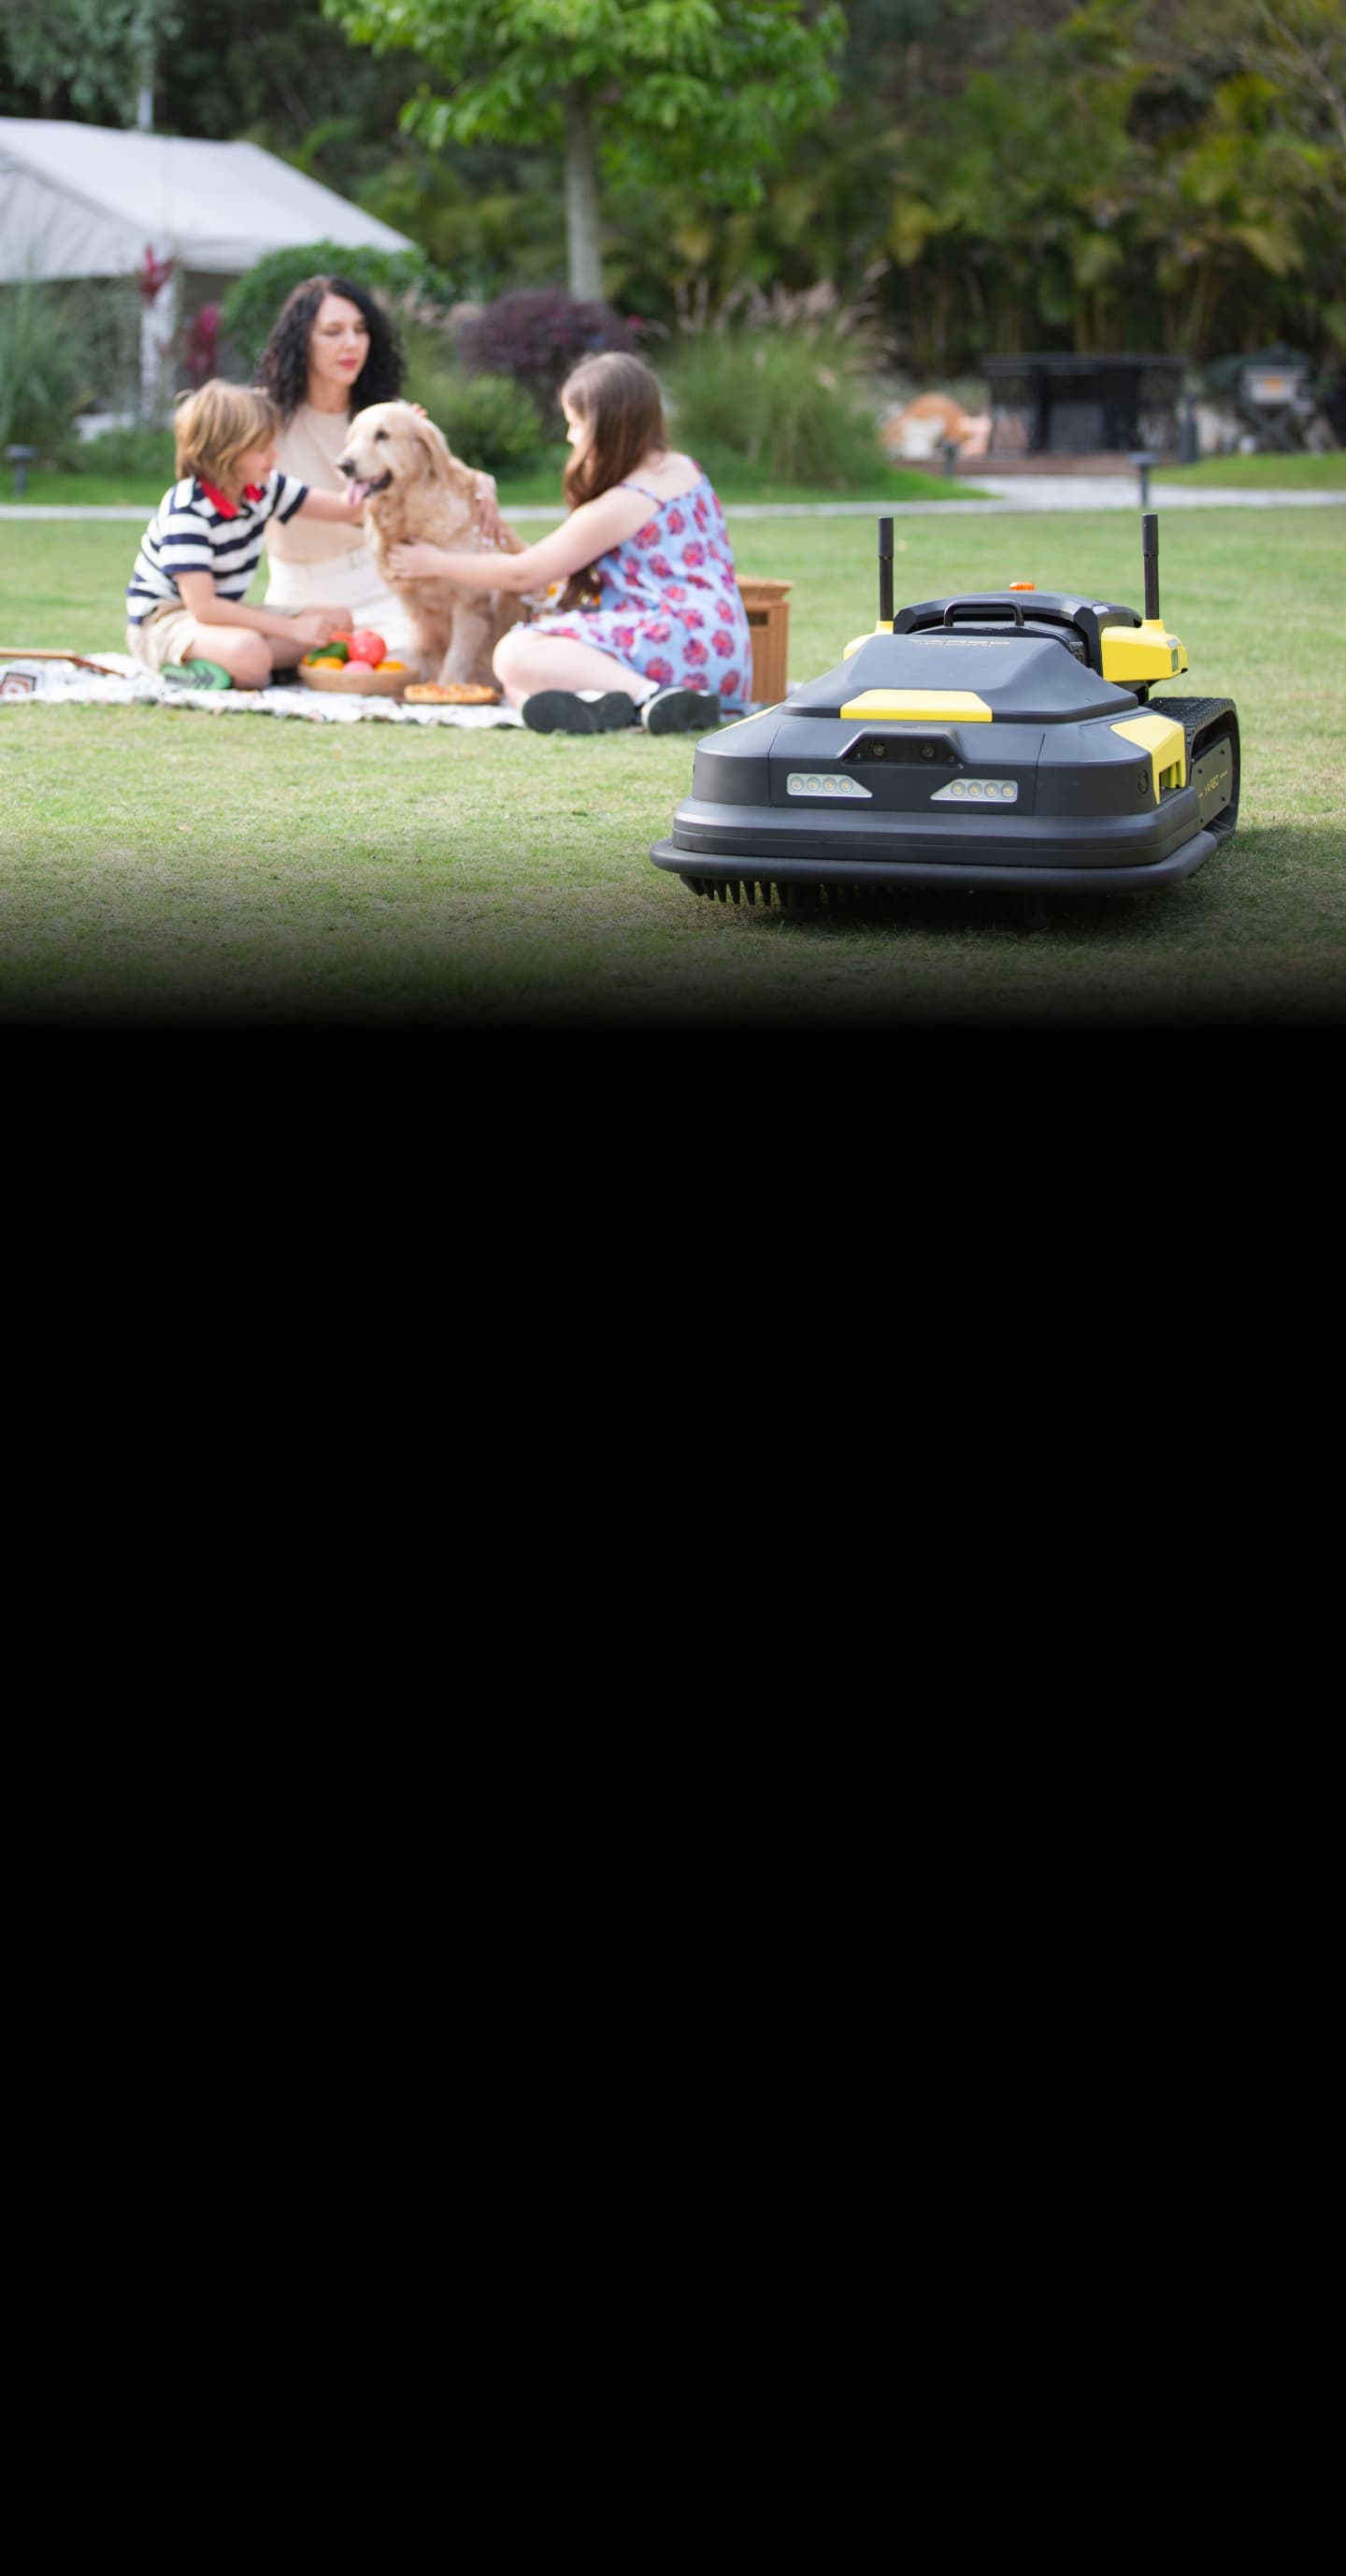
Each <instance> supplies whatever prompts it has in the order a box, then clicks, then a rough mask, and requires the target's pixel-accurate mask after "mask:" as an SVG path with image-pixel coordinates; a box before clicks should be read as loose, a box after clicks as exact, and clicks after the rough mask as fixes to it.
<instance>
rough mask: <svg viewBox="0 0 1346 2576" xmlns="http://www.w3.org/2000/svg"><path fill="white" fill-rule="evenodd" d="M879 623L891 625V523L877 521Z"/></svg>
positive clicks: (889, 520)
mask: <svg viewBox="0 0 1346 2576" xmlns="http://www.w3.org/2000/svg"><path fill="white" fill-rule="evenodd" d="M879 625H880V626H881V627H886V628H887V630H888V632H889V634H891V633H892V627H893V523H892V520H891V519H880V521H879Z"/></svg>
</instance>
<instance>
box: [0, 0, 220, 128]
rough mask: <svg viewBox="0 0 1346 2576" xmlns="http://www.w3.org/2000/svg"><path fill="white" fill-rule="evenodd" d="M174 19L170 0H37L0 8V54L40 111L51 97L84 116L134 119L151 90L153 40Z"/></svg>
mask: <svg viewBox="0 0 1346 2576" xmlns="http://www.w3.org/2000/svg"><path fill="white" fill-rule="evenodd" d="M177 26H178V14H177V11H176V9H175V8H174V7H172V6H171V5H170V0H42V6H41V7H40V8H33V9H21V8H15V9H12V10H10V11H8V12H7V13H6V17H5V21H4V25H3V28H0V57H3V59H4V60H5V61H6V62H7V65H8V69H9V73H10V77H11V79H12V80H13V82H14V85H15V87H16V88H17V89H20V90H29V91H31V92H33V93H34V94H35V96H36V97H37V98H38V99H39V100H40V101H41V103H42V106H43V108H44V110H45V111H47V112H48V113H50V111H51V109H52V107H53V105H54V104H56V103H58V102H59V103H62V104H65V105H68V106H69V107H72V108H74V109H75V110H76V111H77V113H78V114H79V115H80V116H82V117H87V118H89V119H90V120H91V121H96V120H97V119H98V118H100V117H101V118H102V119H104V120H105V121H108V122H111V123H112V124H113V125H134V124H135V122H136V119H137V111H138V110H139V109H140V107H141V105H142V100H144V101H145V103H146V105H148V102H149V100H150V98H152V94H153V87H154V71H155V57H156V50H157V47H158V45H159V42H160V40H161V39H162V38H168V37H172V36H173V35H175V34H176V33H177ZM146 121H147V122H148V121H150V120H149V118H148V117H147V119H146Z"/></svg>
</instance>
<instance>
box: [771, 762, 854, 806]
mask: <svg viewBox="0 0 1346 2576" xmlns="http://www.w3.org/2000/svg"><path fill="white" fill-rule="evenodd" d="M785 792H786V795H787V796H865V797H868V799H869V801H870V803H871V804H872V803H873V801H874V793H873V789H872V788H869V787H862V786H861V784H860V781H859V779H858V778H849V777H847V776H846V774H845V772H844V771H841V770H835V769H832V770H828V771H826V772H825V773H822V774H820V773H819V772H817V771H816V770H809V769H792V770H791V771H790V772H789V774H788V776H787V778H786V781H785Z"/></svg>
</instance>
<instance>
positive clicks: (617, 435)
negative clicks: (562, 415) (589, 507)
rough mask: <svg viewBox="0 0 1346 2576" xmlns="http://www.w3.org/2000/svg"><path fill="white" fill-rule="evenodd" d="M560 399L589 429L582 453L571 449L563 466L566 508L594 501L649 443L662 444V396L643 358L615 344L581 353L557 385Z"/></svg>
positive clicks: (625, 472)
mask: <svg viewBox="0 0 1346 2576" xmlns="http://www.w3.org/2000/svg"><path fill="white" fill-rule="evenodd" d="M561 399H562V401H563V402H568V403H569V405H570V408H571V410H572V411H574V412H578V414H579V416H580V419H581V420H582V421H584V422H585V423H586V425H587V427H588V431H589V438H588V443H587V445H586V446H585V448H584V451H583V454H582V455H579V456H575V455H572V456H571V459H570V462H569V464H568V465H567V467H566V470H565V476H564V480H563V489H564V492H565V497H566V506H567V508H568V509H571V510H577V509H578V508H579V506H580V503H581V502H582V501H596V500H597V499H598V497H599V495H600V493H603V492H610V491H611V490H612V487H613V484H614V483H622V482H624V481H625V479H626V477H627V475H628V474H629V473H630V471H631V468H632V466H633V465H639V463H640V460H641V458H642V456H648V454H649V452H650V449H651V448H652V447H667V445H668V430H667V428H666V427H665V424H664V406H663V400H662V397H661V395H660V392H659V387H658V385H657V384H656V382H655V379H654V377H653V375H652V374H651V372H650V370H649V368H648V367H647V366H646V364H645V362H644V360H643V358H629V357H627V356H625V354H624V353H623V352H622V351H621V350H620V349H604V350H602V351H601V352H600V353H599V354H598V355H597V356H596V357H593V358H581V360H580V362H579V365H578V366H577V367H574V368H572V369H571V372H570V374H569V375H568V376H567V377H566V380H565V383H564V384H563V385H562V387H561Z"/></svg>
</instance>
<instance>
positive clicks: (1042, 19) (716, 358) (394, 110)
mask: <svg viewBox="0 0 1346 2576" xmlns="http://www.w3.org/2000/svg"><path fill="white" fill-rule="evenodd" d="M145 6H146V0H46V6H45V7H44V9H43V11H42V12H41V17H40V21H39V19H38V18H37V16H36V14H34V15H32V16H30V17H29V18H27V19H22V18H21V17H20V14H19V13H18V12H7V13H6V17H5V23H4V27H3V31H0V113H3V114H5V115H52V116H76V117H84V118H88V119H90V120H92V121H95V122H97V121H102V122H108V123H112V122H129V121H130V119H131V115H132V113H133V106H134V102H133V96H132V91H133V88H134V77H135V61H134V59H133V50H132V51H128V48H133V37H134V34H135V30H136V28H138V27H142V26H143V24H144V20H145ZM806 14H807V12H806ZM153 15H154V17H155V19H156V20H157V23H158V31H159V32H158V37H157V45H156V53H155V63H154V113H155V122H156V125H157V126H158V127H159V128H160V129H161V130H163V131H167V132H177V133H183V134H197V135H214V136H220V137H245V138H247V139H250V140H252V141H254V142H257V143H260V144H262V145H264V146H265V147H266V148H267V149H268V150H270V151H273V152H276V153H278V154H280V155H281V156H282V157H283V158H285V159H287V160H290V161H292V162H294V163H295V164H296V165H297V166H298V167H299V168H301V169H304V170H307V171H310V172H311V173H312V174H313V176H314V177H316V178H318V179H321V180H324V181H325V182H327V184H329V185H330V186H332V187H333V188H336V189H337V190H339V191H340V192H341V193H342V194H343V195H345V196H348V197H351V198H353V199H355V200H356V201H357V202H358V203H359V204H360V205H362V206H364V207H366V208H367V209H368V210H369V212H370V213H371V214H374V215H377V216H380V217H381V218H382V219H383V220H384V221H386V222H388V223H390V224H393V225H395V226H396V227H397V229H398V230H399V231H401V232H404V233H406V234H407V235H409V236H410V237H411V238H412V239H413V240H414V241H415V242H416V243H417V245H418V248H419V252H420V254H421V257H422V259H423V261H424V263H425V266H426V269H427V271H428V272H432V273H433V283H434V288H435V292H436V294H437V295H438V296H440V297H441V298H443V299H449V300H452V301H453V302H454V303H462V302H464V301H466V302H470V303H477V304H481V303H487V302H492V301H494V300H496V299H498V298H500V297H501V296H503V295H505V294H507V293H518V292H521V291H523V290H527V289H533V288H537V289H541V288H550V287H555V286H557V285H559V284H560V283H562V281H563V279H564V275H565V261H564V241H563V234H564V224H563V219H562V210H561V205H560V169H559V158H558V155H557V154H555V153H553V152H551V151H549V150H543V149H540V148H536V147H534V148H530V149H526V150H517V151H516V150H511V149H509V148H507V147H506V146H504V145H499V144H483V145H473V146H471V147H468V146H463V145H459V144H453V143H446V144H445V145H444V146H443V147H442V148H440V149H439V150H436V151H431V150H430V149H428V148H427V146H426V144H425V143H424V141H423V140H418V139H417V138H416V137H414V136H412V135H410V134H408V133H407V132H405V131H404V130H403V129H402V126H401V123H400V119H401V116H402V112H403V110H404V109H405V108H406V107H407V105H408V103H409V102H410V101H411V100H412V99H413V98H414V97H415V96H416V94H417V93H418V91H420V90H421V89H422V88H424V87H425V86H427V85H431V86H433V82H434V74H433V69H432V67H431V66H430V65H429V64H427V63H426V62H424V61H422V60H421V58H420V57H419V56H417V55H416V54H415V53H408V52H394V53H389V54H385V55H382V56H380V55H377V54H375V53H372V52H371V51H370V50H368V49H367V48H366V47H361V46H355V45H352V44H350V43H348V42H347V39H346V36H345V34H344V32H343V30H342V28H341V27H339V26H338V25H335V24H333V23H331V22H330V21H329V20H328V19H327V18H326V17H325V16H324V14H323V10H322V0H289V5H288V6H287V7H286V8H285V9H284V10H283V11H277V10H276V9H275V7H274V0H272V5H269V6H265V7H264V6H262V5H261V0H209V5H207V0H171V5H170V0H156V5H155V6H154V9H153ZM845 16H846V21H847V26H848V31H849V34H848V43H847V46H846V50H845V53H844V56H843V59H842V62H841V66H840V74H841V95H840V99H839V102H838V104H837V106H836V107H835V109H834V110H833V111H832V112H831V113H830V115H826V116H823V117H821V118H820V119H819V122H818V124H817V126H816V128H815V129H814V130H813V131H812V132H810V133H808V134H806V135H805V136H804V137H803V139H802V140H800V141H798V142H796V143H795V144H794V146H793V147H792V149H791V152H790V156H789V162H788V167H787V168H786V170H785V171H784V173H783V174H779V175H775V176H772V177H770V178H769V179H768V182H767V187H766V194H765V197H764V201H763V202H762V203H761V204H760V205H758V206H744V205H742V204H737V203H734V202H733V201H732V199H733V192H731V191H730V190H729V189H728V188H726V187H725V186H724V185H723V183H722V182H718V181H717V174H716V171H715V169H714V168H713V167H708V168H706V169H704V170H702V171H701V173H700V174H699V177H698V178H697V179H695V180H688V179H687V178H686V177H685V176H684V177H681V178H680V179H679V180H678V182H677V184H676V185H674V184H672V183H671V182H670V183H668V184H666V185H664V186H662V187H660V186H655V187H650V186H648V185H646V184H644V183H641V184H640V185H636V184H635V183H634V182H633V181H631V180H629V179H623V177H622V174H621V156H620V154H615V155H613V154H610V155H609V158H608V162H607V165H606V168H605V177H604V192H603V196H602V203H601V214H602V226H603V288H604V294H605V296H606V297H607V299H608V300H609V301H610V302H611V303H612V304H613V305H614V306H615V307H616V308H617V310H618V311H619V313H620V314H621V315H622V316H624V317H625V318H626V320H627V321H628V322H630V321H632V320H633V319H634V320H635V321H636V322H638V323H640V324H642V325H643V326H644V329H645V333H646V338H645V339H644V340H643V341H642V345H643V346H646V347H648V348H649V350H650V354H651V355H652V356H656V357H657V359H658V363H659V364H660V367H661V371H662V369H663V366H664V358H665V355H667V357H668V360H669V364H670V367H672V366H673V365H674V362H675V359H676V346H677V344H680V343H681V342H682V341H683V340H685V339H687V338H689V337H690V336H694V335H693V334H692V333H690V332H689V329H688V325H689V323H692V322H695V320H696V319H697V317H698V315H699V318H700V320H701V322H702V323H703V324H704V323H705V322H706V320H707V319H708V318H709V317H714V316H718V315H722V314H723V313H724V312H725V310H726V308H727V307H730V306H731V304H732V299H733V297H734V296H735V295H736V294H737V295H742V294H743V293H744V292H745V290H747V289H749V288H753V289H756V290H757V292H758V293H759V294H760V295H761V296H764V297H768V298H769V297H770V296H771V294H772V293H773V292H774V291H776V290H779V291H780V292H781V293H783V294H787V295H792V296H800V295H803V294H806V293H807V292H808V291H809V290H811V289H813V288H814V287H816V286H817V285H818V284H819V283H820V282H825V283H827V284H829V285H830V286H831V287H832V288H833V289H834V290H835V293H836V296H837V297H838V299H839V302H840V305H841V306H842V307H845V306H847V305H848V304H849V303H851V302H852V301H854V300H856V299H858V298H860V296H861V295H862V293H863V296H864V298H865V299H866V300H867V303H868V306H869V309H870V319H871V323H872V328H873V331H874V333H875V334H877V342H878V345H881V348H882V351H883V353H884V357H885V362H886V363H887V364H888V365H889V366H890V367H893V368H896V369H898V370H900V371H902V372H904V373H906V374H907V375H909V376H910V377H912V378H915V379H916V380H918V381H924V382H931V381H943V380H947V379H953V378H958V377H964V378H966V377H969V376H972V375H975V372H976V368H977V364H978V361H979V359H980V357H981V356H982V354H983V353H984V352H986V351H998V352H1005V353H1013V352H1015V351H1018V350H1022V349H1053V348H1056V349H1070V348H1075V349H1080V350H1089V349H1109V350H1118V351H1122V350H1160V351H1168V352H1172V353H1175V354H1181V355H1183V356H1185V357H1187V358H1188V359H1190V360H1191V361H1193V362H1194V363H1200V362H1203V361H1206V360H1209V359H1212V358H1216V357H1218V356H1220V355H1221V354H1223V353H1226V352H1228V351H1230V350H1234V349H1253V348H1257V347H1265V346H1267V345H1269V344H1271V343H1274V342H1280V343H1285V344H1289V345H1292V346H1295V347H1298V348H1301V349H1303V350H1305V351H1306V352H1307V353H1309V354H1310V355H1311V356H1313V357H1314V358H1315V359H1316V360H1317V361H1318V362H1319V363H1320V364H1321V365H1323V366H1327V365H1328V364H1329V363H1333V362H1337V361H1339V360H1340V357H1341V355H1342V352H1343V351H1346V287H1343V278H1346V10H1344V9H1343V5H1342V0H1082V5H1081V0H850V5H848V6H847V8H846V11H845ZM95 25H96V26H97V27H98V28H99V29H101V31H102V32H101V35H100V36H99V38H98V40H97V42H96V43H94V42H93V40H92V39H91V37H90V32H89V31H90V28H91V27H93V26H95ZM119 31H120V35H119ZM119 43H120V45H121V50H120V52H119V51H118V44H119ZM740 327H741V328H742V329H746V328H747V327H748V326H747V321H746V316H745V314H744V313H743V312H742V311H740ZM664 334H667V335H669V339H670V343H672V344H674V345H670V347H669V349H668V350H667V351H666V352H664V351H662V350H661V349H660V348H659V347H658V346H657V345H656V344H657V343H658V342H659V340H660V339H661V337H662V335H664ZM701 336H704V333H703V334H702V335H701ZM722 336H723V335H722ZM446 363H447V361H446ZM687 363H688V364H690V361H687ZM820 363H823V364H825V365H827V366H829V368H830V360H823V361H820ZM851 363H852V361H851V359H850V358H849V357H848V359H847V367H846V369H843V370H842V374H843V376H845V375H846V373H847V370H849V368H850V367H851ZM698 364H699V365H700V366H701V367H702V369H703V370H704V371H706V372H707V374H709V373H710V372H713V371H714V369H715V368H716V367H719V368H720V369H722V370H723V368H724V367H725V366H726V365H727V359H726V356H725V352H724V350H723V349H721V351H720V352H719V353H718V354H716V355H713V356H709V357H707V356H703V357H702V358H701V359H700V360H699V361H698ZM685 372H686V368H685V367H684V373H685ZM831 372H834V373H835V372H836V370H835V369H831ZM459 381H466V379H465V378H464V379H459ZM477 399H478V400H480V399H481V397H477ZM764 399H765V397H764ZM500 434H501V435H502V436H505V435H507V434H508V431H507V425H506V424H504V422H503V419H502V422H501V428H500ZM514 434H516V435H517V434H519V427H518V423H516V429H515V433H514Z"/></svg>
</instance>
